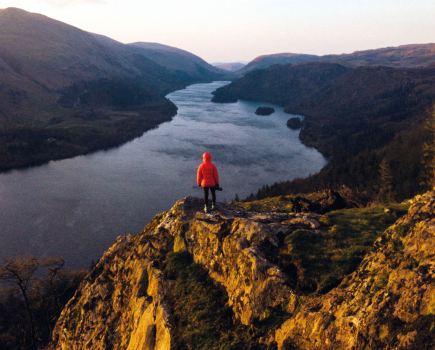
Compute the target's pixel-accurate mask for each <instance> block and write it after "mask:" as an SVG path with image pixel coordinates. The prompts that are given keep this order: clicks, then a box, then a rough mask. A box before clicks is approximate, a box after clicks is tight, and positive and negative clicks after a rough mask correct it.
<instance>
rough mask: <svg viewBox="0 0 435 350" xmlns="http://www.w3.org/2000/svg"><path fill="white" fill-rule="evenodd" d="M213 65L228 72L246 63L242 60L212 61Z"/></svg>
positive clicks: (234, 70) (240, 67)
mask: <svg viewBox="0 0 435 350" xmlns="http://www.w3.org/2000/svg"><path fill="white" fill-rule="evenodd" d="M213 66H215V67H217V68H220V69H223V70H227V71H230V72H236V71H238V70H240V69H242V68H243V67H244V66H246V63H242V62H233V63H213Z"/></svg>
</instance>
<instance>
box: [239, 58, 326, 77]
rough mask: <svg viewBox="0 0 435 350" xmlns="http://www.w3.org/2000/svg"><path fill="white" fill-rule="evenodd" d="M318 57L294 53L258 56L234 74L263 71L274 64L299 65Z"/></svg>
mask: <svg viewBox="0 0 435 350" xmlns="http://www.w3.org/2000/svg"><path fill="white" fill-rule="evenodd" d="M318 59H319V56H315V55H304V54H296V53H277V54H273V55H264V56H259V57H257V58H255V59H253V60H252V61H251V62H249V63H248V64H247V65H246V66H244V67H243V68H242V69H240V70H238V71H236V72H235V74H236V75H237V76H243V75H245V74H246V73H248V72H251V71H253V70H256V69H264V68H268V67H270V66H273V65H274V64H289V63H301V62H309V61H315V60H318Z"/></svg>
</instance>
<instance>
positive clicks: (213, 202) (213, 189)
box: [210, 187, 216, 209]
mask: <svg viewBox="0 0 435 350" xmlns="http://www.w3.org/2000/svg"><path fill="white" fill-rule="evenodd" d="M210 191H211V204H212V209H214V208H215V207H216V189H215V188H214V187H210Z"/></svg>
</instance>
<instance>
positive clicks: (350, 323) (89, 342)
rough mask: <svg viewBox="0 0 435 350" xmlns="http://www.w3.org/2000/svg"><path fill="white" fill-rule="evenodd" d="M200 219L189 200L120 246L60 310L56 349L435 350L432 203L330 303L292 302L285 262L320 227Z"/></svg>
mask: <svg viewBox="0 0 435 350" xmlns="http://www.w3.org/2000/svg"><path fill="white" fill-rule="evenodd" d="M201 209H202V200H200V199H197V198H192V197H187V198H185V199H183V200H180V201H178V202H177V203H176V204H175V206H174V207H173V208H172V209H171V210H170V211H169V212H167V213H163V214H159V215H157V216H156V217H155V218H154V219H153V221H152V222H150V223H149V224H148V225H147V226H146V227H145V229H144V230H143V231H142V232H141V233H140V234H138V235H137V236H131V235H127V236H122V237H119V238H118V239H117V241H116V242H115V243H114V244H113V245H112V247H111V248H110V249H109V250H108V251H107V252H106V253H105V254H104V256H103V257H102V259H101V260H100V261H99V262H98V264H97V266H96V267H95V268H94V269H93V271H92V272H91V273H90V274H89V276H88V277H87V278H86V279H85V280H84V282H83V283H82V285H81V287H80V288H79V290H78V291H77V292H76V295H75V296H74V297H73V298H72V299H71V301H70V302H69V303H68V305H67V306H66V307H65V309H64V310H63V312H62V314H61V316H60V318H59V320H58V322H57V325H56V327H55V330H54V335H53V342H52V344H51V345H50V347H49V349H59V350H60V349H93V350H96V349H127V350H133V349H134V350H136V349H137V350H139V349H141V350H146V349H154V350H157V349H379V348H383V349H393V348H394V349H416V348H419V349H433V347H434V346H435V335H434V332H433V329H434V327H435V278H434V275H435V253H434V252H435V215H434V213H435V192H431V193H428V194H426V196H425V197H424V198H423V197H422V198H421V199H420V200H419V201H416V202H415V203H414V204H413V205H412V206H411V208H410V209H409V212H408V214H406V215H405V216H403V217H402V218H400V219H399V220H398V221H397V222H396V223H395V224H394V225H392V226H391V227H389V228H388V229H387V230H386V231H385V233H384V234H383V235H382V236H381V237H380V238H379V239H378V240H377V241H376V242H375V244H374V245H373V247H372V248H371V249H370V251H369V252H368V254H367V255H366V257H365V258H364V260H363V261H362V262H361V264H360V265H359V266H358V268H357V269H356V270H355V271H354V272H353V273H352V274H350V275H348V276H346V277H345V278H344V279H343V280H342V282H341V284H340V285H339V286H338V287H335V288H332V289H331V288H330V291H329V292H326V291H325V293H326V294H323V295H320V294H319V293H314V294H310V295H308V296H307V295H302V294H299V293H298V292H296V289H295V288H294V287H295V285H296V282H297V279H298V275H299V274H300V273H301V271H300V266H297V264H294V261H295V260H293V262H292V259H291V251H290V253H289V254H288V255H286V254H284V253H283V252H282V251H280V250H279V247H281V246H282V245H283V242H285V239H286V237H287V236H288V235H290V234H291V233H292V232H294V231H295V230H299V231H300V228H301V227H304V228H305V229H306V230H311V232H313V234H317V235H322V234H323V232H322V231H321V227H320V225H319V223H318V221H317V219H316V216H315V215H310V214H292V213H253V212H248V211H245V210H243V209H241V208H237V207H233V206H227V205H224V204H220V203H218V211H217V212H216V213H215V214H212V215H210V214H204V213H203V212H201ZM310 237H313V235H311V236H310ZM325 249H327V247H325ZM274 252H278V254H280V259H275V257H274V255H273V254H274ZM189 259H191V261H190V260H189ZM286 259H287V263H284V264H283V262H285V261H286ZM298 294H299V295H298ZM210 305H212V306H213V308H211V306H210Z"/></svg>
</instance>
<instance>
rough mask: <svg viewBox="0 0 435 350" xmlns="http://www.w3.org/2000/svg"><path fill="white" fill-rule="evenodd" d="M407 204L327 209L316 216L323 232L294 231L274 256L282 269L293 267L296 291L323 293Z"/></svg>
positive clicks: (359, 259)
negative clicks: (322, 213)
mask: <svg viewBox="0 0 435 350" xmlns="http://www.w3.org/2000/svg"><path fill="white" fill-rule="evenodd" d="M408 208H409V205H407V204H397V205H388V206H379V207H372V208H363V209H343V210H337V211H333V212H330V213H328V214H325V215H324V216H322V217H321V218H320V222H321V224H322V225H323V227H322V230H323V233H316V232H314V231H309V230H296V231H294V232H293V233H291V234H290V235H288V236H287V237H286V238H285V241H284V245H283V246H282V247H281V248H280V250H279V252H277V253H278V255H277V258H276V259H275V260H277V263H278V265H283V268H284V269H286V268H287V269H288V268H289V267H290V268H291V267H292V266H295V267H296V269H297V273H296V274H293V276H296V278H297V281H296V290H297V291H298V292H300V293H302V294H311V293H313V292H317V293H326V292H328V291H329V290H331V289H332V288H334V287H336V286H338V285H339V284H340V282H341V280H342V279H343V277H344V276H345V275H347V274H349V273H351V272H353V271H354V270H355V269H356V268H357V266H358V265H359V263H360V262H361V261H362V259H363V258H364V256H365V254H366V253H367V251H368V249H369V248H370V247H371V246H372V245H373V243H374V241H375V240H376V239H377V238H378V237H379V236H381V234H382V233H383V232H384V231H385V229H386V228H387V227H389V226H390V225H392V224H393V223H394V222H395V221H396V220H397V219H398V218H399V217H400V216H402V215H404V214H405V213H406V212H407V210H408ZM385 209H388V210H389V211H386V210H385ZM284 259H285V260H284Z"/></svg>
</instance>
